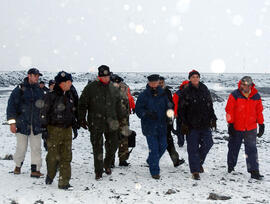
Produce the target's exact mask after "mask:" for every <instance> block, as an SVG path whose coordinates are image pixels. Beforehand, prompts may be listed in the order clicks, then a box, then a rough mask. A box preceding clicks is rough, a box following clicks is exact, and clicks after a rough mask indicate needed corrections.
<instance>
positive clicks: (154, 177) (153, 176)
mask: <svg viewBox="0 0 270 204" xmlns="http://www.w3.org/2000/svg"><path fill="white" fill-rule="evenodd" d="M152 178H153V179H156V180H158V179H160V175H158V174H157V175H152Z"/></svg>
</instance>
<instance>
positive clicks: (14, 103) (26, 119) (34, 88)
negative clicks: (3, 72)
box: [7, 77, 44, 135]
mask: <svg viewBox="0 0 270 204" xmlns="http://www.w3.org/2000/svg"><path fill="white" fill-rule="evenodd" d="M43 96H44V94H43V91H42V90H41V89H40V88H39V85H38V84H29V82H28V77H26V78H25V79H24V82H23V83H22V84H20V85H18V86H17V87H16V88H15V89H14V90H13V91H12V93H11V95H10V97H9V100H8V106H7V120H10V119H15V120H16V127H17V132H19V133H21V134H24V135H30V134H31V126H32V127H33V133H34V135H37V134H39V133H41V124H40V109H41V108H42V107H43V105H44V101H43Z"/></svg>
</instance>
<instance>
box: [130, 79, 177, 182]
mask: <svg viewBox="0 0 270 204" xmlns="http://www.w3.org/2000/svg"><path fill="white" fill-rule="evenodd" d="M147 78H148V84H147V86H146V89H145V90H144V91H143V92H142V93H141V94H140V95H139V97H138V99H137V102H136V106H135V111H136V114H137V116H138V117H139V118H140V119H141V126H142V133H143V134H144V135H145V136H146V140H147V144H148V148H149V156H148V158H147V160H146V161H147V163H148V164H149V168H150V173H151V175H152V177H153V178H154V179H159V178H160V168H159V160H160V158H161V156H162V155H163V153H164V152H165V150H166V148H167V136H166V134H167V123H166V120H167V119H166V117H167V116H166V112H167V110H168V107H172V104H170V102H169V100H168V97H167V95H166V94H165V92H164V90H163V89H162V88H161V87H159V75H157V74H153V75H150V76H148V77H147Z"/></svg>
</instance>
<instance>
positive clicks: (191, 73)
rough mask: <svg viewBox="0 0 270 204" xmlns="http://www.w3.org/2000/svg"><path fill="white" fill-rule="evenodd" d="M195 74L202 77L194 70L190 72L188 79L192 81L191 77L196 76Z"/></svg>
mask: <svg viewBox="0 0 270 204" xmlns="http://www.w3.org/2000/svg"><path fill="white" fill-rule="evenodd" d="M194 74H197V75H199V77H201V75H200V73H199V72H198V71H197V70H195V69H193V70H192V71H190V72H189V73H188V79H190V77H191V76H192V75H194Z"/></svg>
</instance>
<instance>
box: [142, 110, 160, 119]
mask: <svg viewBox="0 0 270 204" xmlns="http://www.w3.org/2000/svg"><path fill="white" fill-rule="evenodd" d="M145 116H146V117H147V118H149V119H151V120H157V119H158V116H157V113H156V112H152V111H147V112H146V114H145Z"/></svg>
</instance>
